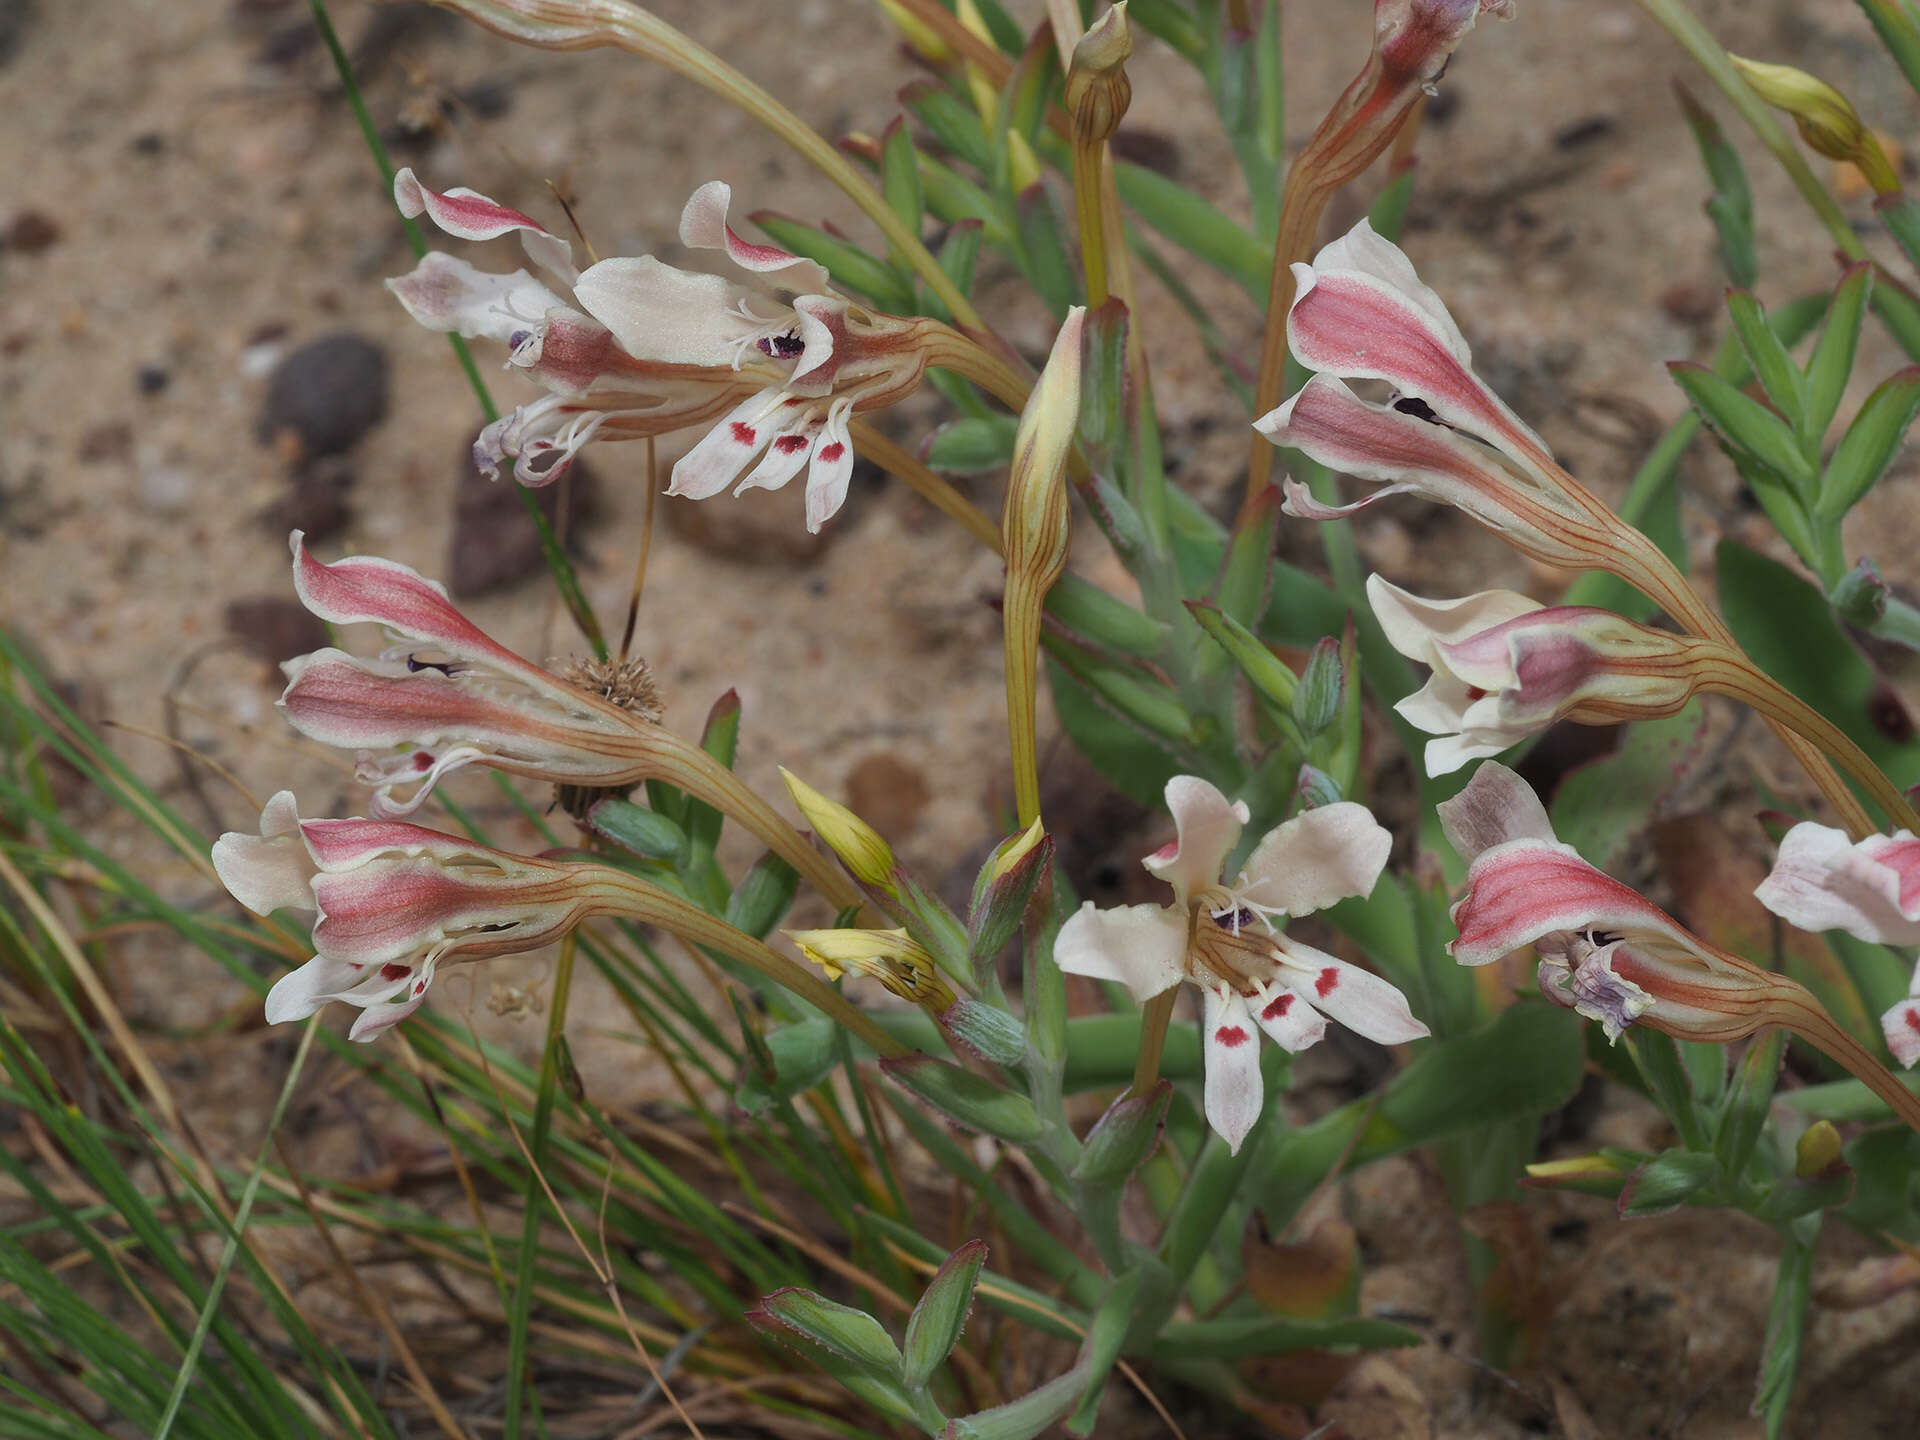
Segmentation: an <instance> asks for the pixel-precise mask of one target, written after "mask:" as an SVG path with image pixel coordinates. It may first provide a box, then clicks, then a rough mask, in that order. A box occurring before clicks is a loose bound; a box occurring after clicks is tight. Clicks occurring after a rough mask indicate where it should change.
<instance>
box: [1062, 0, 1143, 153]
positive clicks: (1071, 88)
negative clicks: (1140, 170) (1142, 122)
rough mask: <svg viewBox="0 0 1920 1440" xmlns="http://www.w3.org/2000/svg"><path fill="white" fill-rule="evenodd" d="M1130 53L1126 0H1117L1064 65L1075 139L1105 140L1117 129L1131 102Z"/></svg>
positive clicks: (1131, 38) (1130, 43)
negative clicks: (1128, 73)
mask: <svg viewBox="0 0 1920 1440" xmlns="http://www.w3.org/2000/svg"><path fill="white" fill-rule="evenodd" d="M1132 54H1133V32H1132V31H1131V30H1130V29H1129V28H1128V27H1127V0H1120V3H1119V4H1117V5H1115V6H1114V7H1113V8H1112V9H1110V10H1108V11H1107V13H1106V14H1104V15H1102V16H1101V17H1100V19H1099V21H1098V22H1097V23H1096V24H1095V25H1094V26H1093V28H1092V29H1090V30H1088V31H1087V33H1086V34H1084V35H1082V36H1081V37H1080V42H1079V43H1078V44H1077V45H1075V46H1074V47H1073V60H1072V63H1071V64H1069V65H1068V67H1067V113H1068V114H1069V115H1071V116H1072V117H1073V130H1074V135H1075V138H1077V139H1080V140H1105V139H1106V138H1107V137H1108V136H1110V135H1112V134H1113V132H1114V131H1115V130H1117V129H1119V128H1120V117H1121V116H1123V115H1125V114H1126V113H1127V106H1128V105H1130V104H1132V103H1133V82H1132V81H1130V80H1128V79H1127V58H1128V57H1129V56H1130V55H1132Z"/></svg>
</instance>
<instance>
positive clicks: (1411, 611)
mask: <svg viewBox="0 0 1920 1440" xmlns="http://www.w3.org/2000/svg"><path fill="white" fill-rule="evenodd" d="M1367 598H1368V600H1369V601H1371V602H1372V604H1373V613H1374V614H1375V615H1376V616H1377V617H1378V618H1379V621H1380V628H1381V629H1382V630H1383V631H1385V632H1386V637H1387V640H1388V641H1389V642H1390V643H1391V644H1392V645H1393V648H1394V649H1396V650H1398V651H1399V652H1400V653H1401V654H1402V655H1405V656H1406V657H1407V658H1408V659H1409V660H1414V661H1418V662H1419V663H1420V664H1423V665H1426V666H1428V667H1429V668H1431V670H1432V671H1433V674H1432V675H1431V676H1430V677H1429V678H1428V680H1427V683H1426V685H1425V686H1424V687H1423V688H1422V689H1420V690H1419V691H1418V692H1417V693H1415V694H1412V695H1409V696H1407V697H1406V698H1405V699H1404V700H1401V701H1400V702H1399V703H1398V704H1396V705H1395V706H1394V707H1393V708H1394V709H1395V710H1397V711H1399V712H1400V714H1401V715H1403V716H1404V717H1405V718H1406V720H1407V722H1408V723H1409V724H1411V725H1413V726H1414V727H1415V728H1416V729H1420V730H1424V731H1425V732H1426V733H1427V734H1429V735H1435V736H1438V737H1439V738H1438V739H1435V740H1431V741H1429V742H1428V743H1427V753H1426V763H1427V773H1428V774H1429V775H1446V774H1451V773H1452V772H1453V771H1455V770H1458V769H1459V768H1460V767H1461V766H1462V765H1465V764H1466V763H1467V762H1468V761H1470V760H1477V759H1479V758H1480V757H1481V756H1484V755H1496V754H1498V753H1499V752H1500V751H1502V750H1505V749H1506V748H1507V747H1508V746H1510V745H1513V744H1516V743H1518V742H1519V741H1521V740H1523V739H1525V738H1526V737H1527V736H1529V735H1533V734H1537V733H1538V732H1540V731H1541V730H1544V729H1546V728H1547V726H1549V725H1551V724H1553V723H1554V722H1555V721H1558V720H1562V719H1570V720H1575V721H1578V722H1579V723H1581V724H1585V725H1605V724H1611V723H1613V722H1614V721H1617V720H1630V719H1647V718H1652V717H1656V716H1661V715H1672V714H1676V713H1678V712H1679V710H1680V709H1681V708H1682V707H1683V706H1684V705H1685V704H1686V703H1687V701H1688V700H1689V699H1690V698H1691V697H1692V695H1693V693H1694V691H1695V690H1697V689H1699V688H1701V685H1702V683H1703V678H1705V677H1703V674H1702V672H1701V669H1700V667H1699V666H1697V665H1696V664H1694V663H1693V662H1694V656H1695V652H1696V651H1700V650H1702V649H1703V647H1704V648H1706V649H1709V650H1712V651H1714V653H1716V654H1717V653H1718V647H1712V646H1707V645H1706V642H1702V641H1697V640H1690V639H1688V638H1687V637H1685V636H1681V635H1674V634H1671V633H1670V632H1668V631H1665V630H1655V629H1652V628H1650V627H1648V626H1645V625H1636V624H1634V623H1633V622H1632V621H1630V620H1626V619H1624V618H1622V617H1621V616H1619V615H1615V614H1614V613H1613V612H1612V611H1610V610H1598V609H1593V608H1590V607H1586V606H1574V605H1559V606H1552V607H1548V606H1545V605H1542V604H1541V603H1540V602H1539V601H1537V600H1530V599H1528V598H1527V597H1526V596H1525V595H1520V594H1516V593H1515V592H1514V591H1512V590H1483V591H1481V592H1480V593H1479V594H1477V595H1468V596H1464V597H1463V598H1461V599H1458V600H1423V599H1421V598H1420V597H1419V596H1417V595H1411V594H1409V593H1408V592H1406V591H1405V590H1402V589H1400V588H1399V587H1398V586H1396V585H1392V584H1389V583H1388V582H1387V581H1385V580H1383V579H1381V578H1380V577H1379V576H1378V575H1373V576H1369V577H1368V579H1367Z"/></svg>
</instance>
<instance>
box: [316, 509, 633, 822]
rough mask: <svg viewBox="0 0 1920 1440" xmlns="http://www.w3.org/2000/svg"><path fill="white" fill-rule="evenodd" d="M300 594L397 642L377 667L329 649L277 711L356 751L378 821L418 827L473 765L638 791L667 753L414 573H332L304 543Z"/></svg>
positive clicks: (347, 563) (351, 566)
mask: <svg viewBox="0 0 1920 1440" xmlns="http://www.w3.org/2000/svg"><path fill="white" fill-rule="evenodd" d="M293 583H294V589H295V590H296V592H298V594H299V596H300V601H301V603H302V604H304V605H305V606H306V607H307V609H309V610H311V611H312V612H313V613H314V614H315V615H318V616H319V617H320V618H321V619H323V620H326V621H330V622H331V623H333V624H335V625H353V624H358V623H362V622H367V621H371V622H374V623H377V624H379V625H382V626H384V627H385V628H386V630H387V632H388V634H389V635H390V636H391V637H392V639H393V640H394V641H395V642H396V643H395V644H394V645H393V646H392V647H391V648H389V649H388V650H386V651H384V652H383V653H382V654H381V655H380V656H379V657H378V658H377V659H373V660H365V659H361V658H360V657H358V656H354V655H349V654H347V653H345V652H344V651H341V650H334V649H327V650H319V651H315V652H314V653H313V654H311V655H302V656H300V657H298V658H297V659H294V660H290V661H288V662H287V663H286V665H285V666H284V667H283V668H284V669H285V671H286V673H287V678H288V682H289V683H288V685H287V688H286V691H285V692H284V693H283V694H282V695H281V697H280V708H281V709H282V710H283V711H285V712H286V716H287V719H288V720H289V721H290V722H291V723H292V725H293V727H294V728H295V729H296V730H298V731H300V733H301V734H303V735H306V736H308V737H309V738H311V739H314V740H318V741H321V742H322V743H323V744H328V745H338V746H341V747H344V748H347V749H354V750H358V751H359V752H360V763H359V772H358V775H359V779H360V782H361V783H362V784H364V785H371V786H373V787H374V798H373V811H374V814H375V815H376V816H377V817H380V818H384V819H391V818H393V817H396V816H401V815H409V814H412V813H413V812H414V811H415V810H417V809H418V808H419V807H420V805H421V804H422V803H423V802H424V801H425V800H426V798H427V796H428V795H429V794H430V793H431V792H432V790H433V788H434V786H435V785H436V784H438V783H439V781H440V779H441V777H443V776H444V775H446V774H447V773H448V772H450V771H452V770H456V769H459V768H460V767H462V766H465V765H475V764H478V765H487V766H491V767H493V768H494V769H498V770H504V771H507V772H508V773H510V774H517V775H528V776H532V777H535V778H538V779H545V780H552V781H554V782H555V783H556V784H575V785H601V786H608V787H613V786H618V785H631V784H633V783H634V781H635V780H636V779H638V778H642V774H643V773H644V770H641V771H640V773H636V771H637V769H639V767H638V764H637V762H638V761H639V760H641V759H642V758H643V757H644V756H645V755H646V754H647V753H648V752H649V751H651V750H655V749H658V748H659V747H660V746H661V745H662V744H663V743H665V742H663V740H662V738H661V737H662V736H663V735H664V734H665V732H663V731H661V729H660V727H659V726H658V724H657V723H655V722H657V720H658V718H659V712H658V710H657V709H654V708H651V706H647V707H636V708H623V707H622V706H620V705H618V704H615V703H614V702H613V701H612V700H609V699H607V698H605V697H604V696H603V695H599V694H595V693H593V692H591V691H589V690H587V689H584V688H582V687H581V686H579V685H575V684H569V683H568V682H567V681H565V680H563V679H561V678H560V677H559V676H557V675H555V674H553V673H552V672H550V671H548V670H544V669H542V668H541V667H540V666H538V665H535V664H532V663H531V662H530V661H526V660H523V659H521V658H520V657H519V656H518V655H516V654H514V653H513V652H512V651H511V650H509V649H507V648H506V647H505V646H503V645H501V644H499V643H498V642H496V641H495V640H493V639H492V638H491V637H490V636H488V635H487V634H486V633H485V632H483V631H482V630H481V629H480V628H479V627H478V626H476V625H474V624H473V622H472V621H470V620H468V619H467V618H466V617H465V616H464V615H462V614H461V613H460V612H459V610H458V609H456V608H455V607H454V604H453V602H452V601H451V600H450V599H448V598H447V592H446V589H445V587H443V586H441V585H440V584H438V583H437V582H435V581H432V580H428V579H426V578H425V577H423V576H422V575H420V574H419V573H418V572H417V571H415V570H413V569H411V568H410V567H408V566H405V565H401V564H399V563H397V562H396V561H392V560H383V559H380V558H379V557H377V556H371V555H360V556H351V557H349V558H347V559H344V560H336V561H335V562H334V563H333V564H331V565H328V564H323V563H321V562H320V561H319V560H316V559H315V558H314V557H313V556H312V555H311V554H309V553H308V551H307V548H306V546H305V545H304V544H303V543H302V540H301V535H300V532H299V531H297V530H296V531H295V532H294V534H293ZM407 787H411V793H410V794H408V795H407V796H406V797H405V798H396V793H395V792H396V791H400V790H403V789H406V788H407Z"/></svg>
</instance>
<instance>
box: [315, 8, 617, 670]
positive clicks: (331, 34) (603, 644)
mask: <svg viewBox="0 0 1920 1440" xmlns="http://www.w3.org/2000/svg"><path fill="white" fill-rule="evenodd" d="M307 3H308V5H309V7H310V8H311V9H312V11H313V23H314V24H315V25H316V26H318V27H319V30H320V38H321V39H322V40H323V41H325V42H326V46H327V53H328V54H329V55H331V56H332V57H333V67H334V69H335V70H336V71H337V72H338V73H339V76H340V84H341V86H342V88H343V89H344V90H345V91H346V96H347V104H348V105H349V106H350V107H351V108H352V110H353V118H354V119H355V120H356V121H358V122H359V125H360V134H361V137H362V138H363V139H364V140H365V141H366V142H367V150H368V152H369V153H370V154H371V155H372V156H373V163H374V164H375V165H377V166H378V167H379V169H380V175H381V178H382V179H384V180H385V181H386V186H387V193H388V194H392V193H393V175H394V170H393V162H392V161H391V160H390V159H388V158H387V147H386V145H385V144H383V143H382V142H381V139H380V131H379V129H378V128H377V127H376V126H375V125H374V123H373V116H372V115H370V114H369V113H368V112H367V102H366V101H365V100H364V99H363V98H362V97H361V94H360V85H359V82H358V81H356V80H355V79H354V77H353V62H352V61H351V60H349V59H348V58H347V52H346V50H345V49H344V48H343V47H342V46H341V44H340V36H339V35H338V34H337V33H336V32H335V30H334V28H333V20H332V18H331V17H330V16H329V15H328V14H327V0H307ZM400 228H401V229H402V230H404V231H405V232H406V235H407V244H408V245H409V246H410V247H412V249H413V253H414V255H415V257H416V258H417V257H419V256H423V255H425V254H426V253H427V237H426V236H425V235H424V234H423V233H422V232H421V229H420V226H419V223H418V222H417V221H414V220H412V219H409V218H408V217H406V216H404V215H403V216H401V217H400ZM447 343H448V344H449V345H451V346H452V347H453V354H454V358H455V359H457V360H458V361H459V362H460V369H461V372H462V373H463V374H465V375H466V377H467V384H469V385H470V386H472V387H473V393H474V397H475V398H476V399H477V400H479V402H480V413H481V414H482V415H484V416H486V418H487V421H488V423H491V422H493V421H495V420H498V419H499V418H500V411H499V408H498V407H497V406H495V405H494V403H493V396H492V394H491V393H489V391H488V390H487V382H486V381H485V380H483V379H481V378H480V367H479V366H478V365H477V364H475V363H474V359H473V351H472V350H471V349H470V348H469V347H468V345H467V342H466V341H465V340H464V339H462V338H461V337H460V336H458V335H455V334H452V333H449V334H448V336H447ZM514 490H515V491H516V492H517V493H518V494H519V496H520V505H521V508H522V509H523V510H525V511H526V513H527V518H528V519H530V520H531V521H532V522H533V529H534V533H535V534H536V535H538V536H539V537H540V555H541V558H542V559H543V560H545V561H546V565H547V571H548V573H549V574H551V575H552V576H553V583H554V585H555V586H557V587H558V589H559V591H560V599H561V601H562V603H564V604H565V605H566V607H567V614H569V615H570V616H572V617H573V623H574V624H575V625H576V626H578V627H579V630H580V633H581V635H582V636H584V637H585V638H586V642H587V644H588V645H590V646H591V647H592V648H593V653H594V656H595V658H597V659H600V660H604V659H606V658H607V640H606V636H605V635H604V634H602V633H601V630H600V621H599V619H598V617H596V616H595V615H594V613H593V607H592V606H591V605H589V604H588V603H587V597H586V592H585V591H583V590H582V589H581V588H580V577H579V575H578V574H577V573H576V572H575V571H574V568H573V560H572V558H571V557H570V556H569V555H568V554H567V552H566V550H565V548H564V547H563V546H562V545H561V544H560V538H559V537H558V536H557V535H555V534H554V533H553V525H552V523H551V522H550V521H549V520H548V519H547V515H546V512H545V511H544V510H542V509H541V508H540V502H539V500H538V499H537V498H535V496H534V493H533V492H532V491H531V490H529V489H527V488H526V487H525V486H523V485H515V486H514Z"/></svg>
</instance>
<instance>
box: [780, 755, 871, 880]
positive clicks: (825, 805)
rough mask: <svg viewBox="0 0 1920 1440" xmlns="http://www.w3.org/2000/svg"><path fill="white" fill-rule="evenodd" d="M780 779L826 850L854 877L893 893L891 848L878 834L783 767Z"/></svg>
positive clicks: (854, 815) (857, 817)
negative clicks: (825, 844) (784, 782)
mask: <svg viewBox="0 0 1920 1440" xmlns="http://www.w3.org/2000/svg"><path fill="white" fill-rule="evenodd" d="M780 778H781V779H782V780H785V781H786V782H787V793H788V794H789V795H791V796H793V803H794V804H796V805H798V806H799V807H800V813H801V814H802V815H804V816H806V817H807V823H808V824H809V825H811V826H812V827H813V832H814V834H816V835H818V836H819V837H820V838H821V839H822V840H824V841H826V842H827V848H828V849H829V850H831V851H833V853H834V854H836V855H838V856H839V857H840V862H841V863H842V864H843V865H845V866H846V867H847V869H849V870H851V871H852V872H853V874H854V878H855V879H857V880H859V881H861V882H862V883H863V884H866V885H871V886H873V887H874V888H875V889H878V890H884V891H885V892H886V893H887V894H889V895H891V894H893V893H894V880H893V847H892V846H890V845H888V844H887V842H886V841H885V840H882V839H881V838H880V832H879V831H877V830H875V829H874V828H873V827H872V826H871V825H869V824H867V822H866V821H864V820H862V819H861V818H860V817H859V816H858V815H856V814H854V813H853V812H852V811H851V810H849V809H847V807H846V806H844V805H840V804H837V803H835V802H834V801H832V800H829V799H828V798H827V797H826V796H824V795H822V794H821V793H820V792H819V791H818V790H816V789H814V788H813V787H812V786H811V785H809V784H807V782H806V781H804V780H802V779H801V778H800V777H799V776H797V775H795V774H794V773H793V772H792V771H790V770H788V769H786V768H785V767H784V766H783V767H781V770H780Z"/></svg>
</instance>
